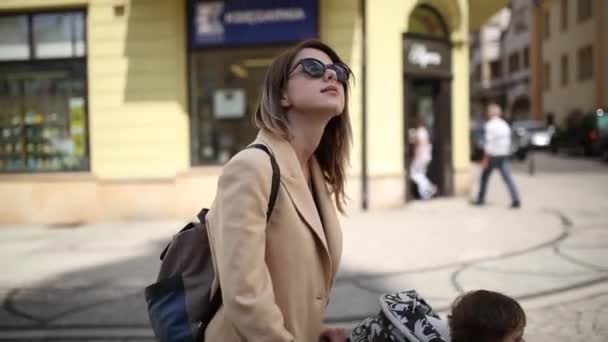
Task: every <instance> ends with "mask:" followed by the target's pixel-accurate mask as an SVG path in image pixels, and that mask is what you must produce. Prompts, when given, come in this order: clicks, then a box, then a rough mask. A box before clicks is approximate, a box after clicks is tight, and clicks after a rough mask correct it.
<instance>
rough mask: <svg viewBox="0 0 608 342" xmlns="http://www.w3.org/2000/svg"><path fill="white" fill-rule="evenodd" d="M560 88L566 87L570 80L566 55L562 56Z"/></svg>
mask: <svg viewBox="0 0 608 342" xmlns="http://www.w3.org/2000/svg"><path fill="white" fill-rule="evenodd" d="M561 62H562V86H566V85H568V82H569V80H570V70H569V69H570V67H569V65H568V55H562V60H561Z"/></svg>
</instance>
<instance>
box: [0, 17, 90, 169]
mask: <svg viewBox="0 0 608 342" xmlns="http://www.w3.org/2000/svg"><path fill="white" fill-rule="evenodd" d="M84 31H85V13H84V12H81V11H69V12H52V13H31V14H24V15H10V16H2V17H0V56H2V57H1V58H0V172H45V171H82V170H88V168H89V158H88V146H87V144H88V137H87V119H88V118H87V99H86V69H87V66H86V45H85V40H84V37H85V32H84Z"/></svg>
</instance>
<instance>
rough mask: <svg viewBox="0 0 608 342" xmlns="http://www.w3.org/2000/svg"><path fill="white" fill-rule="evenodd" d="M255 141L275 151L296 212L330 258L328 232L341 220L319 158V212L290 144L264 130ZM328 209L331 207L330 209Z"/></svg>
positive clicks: (315, 172)
mask: <svg viewBox="0 0 608 342" xmlns="http://www.w3.org/2000/svg"><path fill="white" fill-rule="evenodd" d="M256 141H258V142H261V143H263V144H264V145H266V146H268V147H269V148H270V150H271V151H272V153H273V155H274V156H275V159H276V160H277V164H279V168H280V169H281V183H283V185H284V187H285V190H286V191H287V193H288V194H289V197H290V198H291V201H292V202H293V204H294V206H295V207H296V210H297V211H298V213H299V214H300V216H301V217H302V218H303V220H304V221H305V222H306V224H307V225H308V226H309V227H310V229H311V230H312V231H313V232H314V234H315V235H316V236H317V238H318V239H319V241H320V242H321V244H322V245H323V247H324V248H325V250H326V252H327V254H328V256H329V249H330V246H328V241H327V238H326V231H329V230H333V229H336V228H337V224H338V220H337V218H336V214H335V212H334V210H333V205H332V204H331V198H329V192H328V190H327V185H326V182H325V179H324V178H323V175H322V171H321V169H320V167H319V164H318V163H317V161H316V158H314V157H313V160H312V162H311V177H312V180H313V186H314V189H315V193H316V194H317V200H318V202H319V203H318V206H319V210H317V206H316V205H315V200H314V198H313V195H312V193H311V192H310V189H309V187H308V184H306V179H305V177H304V174H303V173H302V169H301V168H300V163H299V161H298V157H297V155H296V152H295V150H294V149H293V147H292V146H291V144H290V143H289V141H287V140H286V139H284V138H282V137H279V136H277V135H275V134H273V133H271V132H269V131H267V130H264V129H262V130H260V132H259V134H258V138H257V139H256ZM328 205H330V207H327V206H328ZM324 225H325V229H324ZM332 247H333V246H332Z"/></svg>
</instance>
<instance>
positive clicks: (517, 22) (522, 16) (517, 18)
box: [511, 6, 528, 34]
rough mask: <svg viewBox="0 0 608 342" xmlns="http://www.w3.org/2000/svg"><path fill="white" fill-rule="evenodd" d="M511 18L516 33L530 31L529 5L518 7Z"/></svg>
mask: <svg viewBox="0 0 608 342" xmlns="http://www.w3.org/2000/svg"><path fill="white" fill-rule="evenodd" d="M511 20H513V28H514V31H515V34H521V33H524V32H526V31H528V7H527V6H523V7H520V8H518V9H516V10H515V11H514V12H513V15H512V16H511Z"/></svg>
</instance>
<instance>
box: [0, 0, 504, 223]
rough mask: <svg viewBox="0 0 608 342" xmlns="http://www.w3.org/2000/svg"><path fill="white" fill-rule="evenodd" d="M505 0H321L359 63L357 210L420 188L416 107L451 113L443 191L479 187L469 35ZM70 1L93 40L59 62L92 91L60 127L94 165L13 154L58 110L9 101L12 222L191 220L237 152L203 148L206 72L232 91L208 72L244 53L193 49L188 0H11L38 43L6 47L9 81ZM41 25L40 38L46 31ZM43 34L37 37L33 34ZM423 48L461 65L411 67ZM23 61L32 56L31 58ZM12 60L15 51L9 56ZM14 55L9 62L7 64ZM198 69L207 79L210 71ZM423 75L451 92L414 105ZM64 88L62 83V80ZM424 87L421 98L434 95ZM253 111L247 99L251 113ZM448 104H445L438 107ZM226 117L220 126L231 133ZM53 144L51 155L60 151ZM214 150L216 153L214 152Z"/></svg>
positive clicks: (355, 93) (332, 34) (6, 11)
mask: <svg viewBox="0 0 608 342" xmlns="http://www.w3.org/2000/svg"><path fill="white" fill-rule="evenodd" d="M505 2H506V1H478V2H477V3H476V2H475V1H472V0H470V1H467V0H429V1H415V0H402V1H397V0H386V1H382V3H381V4H380V2H373V3H372V2H371V1H369V0H368V1H354V0H351V1H340V0H319V1H318V3H316V8H317V13H318V16H317V29H318V31H317V36H318V38H320V39H321V40H323V41H325V42H327V43H329V44H330V45H331V46H333V47H334V48H335V49H336V50H337V51H338V53H339V54H340V55H341V56H343V58H344V59H345V61H346V62H347V63H348V64H349V65H350V66H351V68H352V69H353V71H354V73H355V82H354V84H353V88H352V96H351V98H350V107H351V116H352V118H351V120H352V122H353V134H354V141H353V150H352V155H351V169H350V172H349V186H348V194H349V196H350V197H351V202H350V209H351V210H357V209H358V208H360V207H361V203H362V201H364V200H365V203H366V205H367V206H369V207H387V206H395V205H401V204H403V203H405V201H406V197H408V195H407V193H408V192H410V186H409V181H408V180H407V161H408V153H409V151H408V150H409V149H408V143H407V141H408V140H407V131H408V129H411V128H412V127H414V126H413V123H412V120H413V118H414V117H415V116H414V115H412V113H411V112H412V111H419V110H424V108H426V110H427V111H429V110H430V111H429V113H431V112H433V113H432V114H433V115H435V116H434V117H433V118H432V120H431V121H433V122H434V123H431V124H436V123H437V122H448V123H449V124H448V125H446V124H436V125H437V127H439V128H438V129H439V130H438V131H437V132H439V133H441V135H442V136H443V135H444V134H445V137H448V138H447V139H446V138H445V137H444V138H443V142H442V144H443V146H444V147H443V149H442V157H441V158H443V159H441V160H442V164H443V165H439V166H438V168H437V169H438V170H439V171H438V172H440V173H441V174H442V176H441V177H442V179H443V183H442V186H443V187H445V191H444V194H445V195H453V194H462V193H465V192H466V191H467V188H468V184H469V178H468V177H469V176H468V172H469V162H468V155H469V153H468V149H469V145H468V144H469V140H468V139H469V138H468V134H469V133H468V132H469V128H468V123H469V102H468V99H469V94H468V89H469V85H468V80H469V68H468V61H469V57H468V41H467V40H468V32H469V30H470V29H471V27H472V26H475V25H479V23H481V22H482V21H483V19H485V18H486V17H487V16H488V15H490V14H491V13H493V11H495V10H496V9H498V8H499V7H500V6H501V5H504V4H505ZM421 6H423V7H422V8H424V9H425V10H424V11H422V12H420V13H419V14H417V15H418V16H425V15H429V16H432V17H433V18H434V19H433V20H436V22H437V23H438V25H439V26H441V29H442V30H443V31H442V32H443V33H444V35H440V36H436V37H430V35H431V34H433V33H432V32H428V33H429V37H428V38H430V39H429V41H431V42H434V43H438V44H439V45H437V46H438V49H443V50H442V51H443V52H442V53H443V54H440V53H439V52H436V53H435V52H433V49H432V46H434V45H433V44H432V43H431V45H429V47H426V48H422V47H420V46H421V45H420V44H424V43H426V41H427V39H426V38H427V37H426V36H425V34H426V33H427V32H425V31H424V30H425V28H424V27H422V28H420V27H418V26H419V25H418V26H417V25H414V24H413V23H412V22H411V20H410V19H411V18H412V14H413V13H414V12H415V11H416V10H419V9H420V8H421ZM66 11H67V12H70V11H76V12H75V13H76V14H74V18H77V17H78V13H84V14H83V15H84V22H83V25H84V27H83V28H82V30H81V31H82V32H83V35H84V38H83V40H84V42H83V43H82V44H84V45H85V46H86V48H85V49H84V50H82V48H81V46H82V44H80V45H79V44H77V43H74V42H75V41H78V40H77V39H76V38H73V39H72V40H71V43H70V42H69V39H66V41H67V42H66V44H72V45H70V46H72V48H71V49H72V50H71V51H72V52H71V53H72V54H73V55H74V56H73V58H72V57H70V58H71V59H68V60H67V62H65V61H64V60H63V59H58V61H57V63H59V64H61V63H63V64H62V65H64V66H65V65H69V63H84V65H86V75H85V76H83V82H84V90H83V92H84V95H83V96H80V97H78V96H76V97H74V95H70V96H72V97H70V99H69V110H70V113H71V114H70V118H71V119H70V120H72V121H70V122H71V124H72V128H68V129H67V131H65V132H68V133H65V132H64V133H58V134H67V136H69V137H71V139H77V138H78V137H80V138H78V139H81V138H82V136H84V137H85V138H84V143H82V144H84V145H79V143H77V142H74V141H77V140H74V141H73V142H71V143H70V144H68V145H69V146H68V148H67V151H71V153H76V154H78V152H74V151H79V150H81V152H82V154H83V155H82V156H81V161H82V162H81V164H77V165H81V166H80V168H79V167H75V168H74V169H54V170H53V169H52V167H51V166H49V165H55V164H53V163H54V162H55V160H54V159H53V158H52V157H48V158H47V156H46V154H42V155H43V156H44V157H43V158H38V159H36V158H28V157H23V158H21V157H11V156H13V155H18V154H17V152H18V151H22V150H27V151H28V152H27V153H33V152H31V151H37V150H44V148H46V147H44V146H43V147H40V146H37V145H36V144H33V147H31V151H30V146H29V145H31V144H29V143H28V144H29V145H27V146H26V147H23V146H18V145H17V143H11V142H10V141H13V140H10V139H12V138H11V137H12V136H11V134H14V135H15V136H16V137H17V138H16V141H18V142H20V141H21V140H20V139H21V137H22V136H23V137H24V138H23V139H25V140H26V142H27V139H29V138H30V135H29V134H30V131H31V132H34V133H32V134H36V133H35V132H36V131H35V130H33V129H31V130H28V129H29V128H28V127H29V126H35V125H37V124H39V123H40V122H45V121H44V120H47V119H46V117H47V116H48V115H52V114H48V115H47V114H45V115H46V116H44V115H42V114H40V115H42V116H44V118H43V119H40V120H39V121H36V120H37V119H36V115H37V114H36V113H33V112H32V113H33V114H32V119H31V120H30V121H28V120H29V117H28V115H29V112H28V113H25V112H24V113H25V114H22V115H21V118H20V119H15V118H16V117H17V116H15V117H12V116H10V115H13V114H7V113H8V110H7V111H6V112H5V113H3V114H2V112H1V110H0V116H1V115H4V116H5V117H6V119H5V120H4V121H0V122H5V124H3V125H5V126H3V127H5V128H4V129H5V132H8V133H6V134H5V135H2V136H1V137H0V142H1V143H2V144H3V145H4V148H3V150H0V152H2V153H3V154H2V155H3V156H4V157H5V160H6V162H5V164H3V166H4V167H5V170H4V171H2V172H0V202H1V203H2V205H1V206H0V223H8V224H12V223H45V224H59V225H65V224H78V223H81V222H93V221H99V220H124V219H147V218H167V217H169V218H191V217H192V216H193V215H194V214H196V212H197V211H198V209H200V207H203V206H208V205H210V203H211V201H212V200H213V196H214V193H215V187H216V182H217V177H218V175H219V173H220V172H221V164H222V162H223V161H225V158H226V157H229V156H230V155H231V154H230V153H232V154H233V152H234V151H229V149H227V150H226V153H228V154H225V155H224V154H223V151H219V150H218V151H212V150H209V149H208V148H206V147H205V146H206V145H205V143H206V140H205V137H204V134H201V133H200V132H201V131H204V129H207V128H205V127H206V126H205V124H204V123H205V121H204V120H205V119H200V118H204V115H206V114H205V108H206V107H205V101H207V100H201V101H202V102H201V103H202V104H201V103H198V102H197V101H196V99H198V98H199V97H200V98H207V97H209V96H207V95H208V94H205V93H204V92H205V89H207V88H205V86H206V85H205V84H206V83H205V82H208V81H209V80H210V79H215V78H218V77H219V79H220V80H219V81H218V80H216V81H214V82H219V83H217V84H220V85H221V86H223V87H224V86H225V87H228V86H231V84H240V83H238V82H240V81H239V80H238V79H237V80H235V79H233V77H230V78H229V79H224V78H226V77H225V75H224V74H221V75H219V76H218V77H216V76H214V75H215V74H211V73H210V74H209V75H210V76H208V77H207V76H206V75H207V74H206V73H207V70H206V69H205V66H208V65H213V63H215V62H214V61H218V60H221V59H223V58H228V57H230V54H236V53H237V52H234V51H237V50H233V49H231V48H225V47H221V46H220V47H217V48H215V49H213V48H210V49H198V50H197V49H193V48H192V47H191V45H192V43H191V42H190V40H189V29H190V28H191V20H190V19H189V18H191V17H190V15H191V11H192V9H191V8H190V7H189V5H188V3H187V2H186V1H185V0H179V1H169V0H147V1H133V0H131V1H129V0H124V1H110V0H5V1H2V2H1V3H0V30H1V29H6V30H10V32H18V31H19V30H18V27H17V26H16V25H17V24H14V23H18V22H19V23H22V24H23V25H22V26H23V27H31V29H30V31H32V33H30V34H29V37H30V38H27V37H28V36H27V35H25V34H24V35H23V39H24V41H25V40H27V39H30V40H27V41H28V42H30V43H29V44H27V43H21V42H18V43H19V44H17V43H14V42H9V43H6V45H5V46H4V47H3V46H2V45H1V44H2V43H0V78H1V77H2V70H13V69H14V68H13V64H10V63H13V62H12V61H11V62H10V63H9V62H6V63H4V64H3V61H2V58H3V56H2V54H3V53H5V54H6V53H9V54H14V56H17V57H15V58H18V56H19V54H20V53H21V52H20V51H22V47H23V48H25V47H27V46H28V45H29V46H30V47H33V48H32V49H33V51H34V52H31V53H30V54H29V56H30V57H29V58H30V59H31V60H28V61H27V62H21V61H19V62H15V63H16V64H14V65H22V64H26V65H28V67H29V65H33V66H34V67H35V66H37V65H38V64H37V63H38V62H37V60H36V58H37V55H36V54H39V55H41V54H42V53H43V52H44V51H47V50H48V49H51V48H52V47H53V46H55V45H52V43H53V42H54V41H49V40H48V39H47V40H45V38H44V37H45V35H44V32H42V33H40V31H41V29H39V28H37V27H36V25H37V24H36V23H37V21H38V19H40V20H39V21H40V22H41V23H44V22H45V20H46V19H49V18H46V19H45V20H42V19H44V18H38V17H37V15H38V14H46V13H51V14H52V13H58V12H59V13H61V12H66ZM425 11H426V12H425ZM70 13H71V12H70ZM15 16H20V17H19V18H16V17H15ZM42 17H44V15H42ZM3 20H4V21H3ZM19 20H20V21H19ZM53 20H54V19H53ZM70 20H72V19H70ZM78 20H82V19H74V20H73V21H70V22H74V23H75V24H73V25H72V26H69V25H67V26H66V27H72V29H73V28H74V27H78V25H77V23H78V22H79V21H78ZM235 20H236V19H235ZM47 21H48V20H47ZM27 23H29V24H27ZM11 25H12V26H11ZM19 25H21V24H19ZM28 25H29V26H28ZM41 25H42V24H41ZM19 27H21V26H19ZM40 27H43V26H40ZM426 29H428V28H426ZM24 30H25V29H24ZM408 30H417V33H416V34H415V35H411V36H407V35H406V33H407V32H408ZM420 30H422V31H420ZM19 32H21V31H19ZM24 32H25V31H24ZM37 34H39V35H40V37H41V38H40V40H36V35H37ZM47 35H48V32H47ZM73 36H74V37H77V36H78V34H74V35H73ZM406 36H407V37H406ZM31 37H34V38H33V42H32V41H31ZM408 37H409V38H408ZM408 39H409V40H408ZM51 40H52V39H51ZM410 41H411V42H412V43H410ZM293 43H295V42H290V43H289V44H285V45H290V44H293ZM45 44H46V45H45ZM407 44H410V45H407ZM412 44H417V46H419V48H418V50H417V51H423V53H422V54H417V56H418V57H417V58H413V59H412V60H415V61H417V63H423V64H425V65H426V66H428V65H430V64H433V61H435V62H437V58H439V59H441V60H443V61H449V65H447V66H443V67H444V69H442V70H440V71H438V74H437V75H439V74H440V75H439V76H437V75H435V74H433V75H431V76H429V75H430V74H428V73H426V72H427V71H425V70H422V69H416V68H419V67H420V64H419V65H417V66H416V65H413V66H412V65H409V64H408V63H409V62H407V61H406V59H407V58H406V57H407V56H409V55H412V53H410V52H411V51H409V50H407V49H411V46H412ZM406 45H407V46H406ZM66 46H67V45H66ZM266 47H268V48H269V49H271V48H273V47H275V46H274V45H272V46H268V45H264V44H261V45H260V46H259V47H258V46H249V47H248V48H249V49H250V50H243V51H245V52H244V53H245V54H246V53H248V51H254V50H255V51H258V50H259V51H262V50H264V49H265V48H266ZM3 49H4V50H3ZM45 49H47V50H45ZM421 49H422V50H421ZM68 50H69V49H68ZM7 51H8V52H7ZM49 51H51V50H49ZM231 51H232V52H231ZM68 53H69V51H68ZM252 53H254V52H252ZM256 53H257V52H256ZM414 55H416V54H414ZM5 56H6V55H5ZM70 56H72V55H70ZM226 56H228V57H226ZM19 58H20V57H19ZM24 58H26V59H27V58H28V57H27V54H26V57H24ZM230 58H231V57H230ZM4 59H6V60H10V58H8V57H6V58H4ZM247 60H248V63H249V65H250V66H252V65H255V64H256V63H258V64H259V63H264V59H263V58H257V59H253V58H249V59H247ZM429 63H430V64H429ZM436 64H437V63H436ZM439 64H440V63H439ZM439 64H437V65H439ZM3 65H4V67H5V69H2V67H3ZM244 65H245V66H247V63H245V64H244ZM201 66H202V67H201ZM11 68H12V69H11ZM201 68H202V70H199V69H201ZM230 68H231V72H232V73H233V74H236V75H237V76H238V75H239V74H240V75H241V77H247V72H250V73H251V75H252V76H251V77H253V76H254V71H253V69H248V70H249V71H247V70H245V71H243V70H242V69H239V68H236V67H235V68H232V66H231V67H230ZM408 68H410V69H408ZM411 68H414V69H411ZM209 69H212V68H209ZM28 70H29V69H28ZM239 70H240V71H239ZM8 72H9V71H7V72H6V73H8ZM11 72H12V71H11ZM244 72H245V74H243V73H244ZM6 73H5V74H6ZM30 74H31V72H30V71H28V72H22V73H20V74H18V76H15V75H14V74H10V75H11V76H10V77H5V83H6V84H7V86H6V87H5V88H6V89H9V90H10V89H13V88H11V86H8V85H10V84H12V83H11V82H13V81H14V79H15V78H19V79H25V78H27V77H30V76H28V75H30ZM199 74H200V75H202V76H200V77H198V76H197V75H199ZM24 75H25V76H24ZM243 75H245V76H243ZM49 77H50V76H49ZM206 77H207V78H206ZM214 77H215V78H214ZM410 79H411V80H410ZM424 79H438V80H440V81H438V83H437V82H436V83H435V84H439V85H438V86H436V89H435V90H433V91H434V93H433V94H435V95H437V94H439V95H437V96H439V98H440V100H438V101H439V102H433V101H434V100H433V99H432V98H429V97H428V96H427V100H425V101H426V102H424V101H423V100H420V101H419V102H415V101H413V100H412V99H411V98H410V96H408V95H409V93H408V92H412V91H418V89H423V88H424V84H425V81H424ZM209 82H210V81H209ZM235 82H236V83H235ZM408 82H409V83H408ZM44 84H46V83H44ZM201 84H202V85H201ZM421 84H422V85H421ZM412 87H413V88H412ZM417 87H418V88H417ZM421 87H422V88H421ZM26 88H27V87H26ZM15 89H17V88H15ZM37 89H38V88H37ZM59 89H60V90H58V91H59V92H60V91H62V90H61V89H63V88H61V87H59ZM70 89H72V88H70ZM412 89H413V90H412ZM9 90H7V91H6V92H5V94H1V95H0V96H4V97H5V100H6V101H8V103H12V102H11V101H13V102H14V99H15V97H14V96H13V95H11V94H13V93H10V92H9ZM11 91H12V90H11ZM15 91H17V90H15ZM19 91H20V90H19ZM26 91H27V89H26ZM433 91H431V92H433ZM422 93H424V91H422ZM45 94H46V93H45ZM240 94H241V93H240V92H237V91H235V92H232V93H229V94H228V95H226V94H224V95H223V96H224V99H223V100H222V98H219V100H218V98H215V97H209V98H210V100H209V101H220V102H221V101H224V105H225V108H233V107H231V106H232V105H234V104H235V103H236V102H235V103H230V102H228V101H233V100H234V101H236V100H235V98H236V99H238V98H239V96H240ZM28 96H29V95H28ZM214 96H220V97H221V96H222V95H221V94H220V95H217V94H216V95H214ZM424 96H425V95H424V94H423V95H421V96H417V98H418V99H424V98H425V97H424ZM412 97H413V96H412ZM28 101H29V100H28ZM214 103H216V102H214ZM216 104H217V103H216ZM62 106H63V105H62ZM237 107H238V105H237ZM431 107H432V108H431ZM62 108H63V107H62ZM429 108H431V109H429ZM249 109H250V108H249V105H247V107H246V111H249ZM23 110H25V111H27V110H26V109H23ZM439 110H443V111H444V112H442V113H441V114H439V113H438V111H439ZM79 111H84V112H86V115H85V116H84V124H83V128H82V129H79V130H75V129H74V128H73V126H74V125H76V122H81V123H80V124H82V120H80V121H79V119H78V118H79V117H80V116H78V112H79ZM249 114H250V113H247V115H249ZM216 115H217V113H216ZM222 115H231V111H230V110H229V109H227V110H226V111H225V113H224V114H222ZM416 115H421V114H420V113H416ZM364 116H365V118H364ZM195 117H197V119H195ZM364 119H365V120H364ZM0 120H1V118H0ZM15 120H17V121H15ZM197 120H199V121H200V125H199V124H197V123H196V122H198V121H197ZM446 120H447V121H446ZM220 121H221V120H220ZM28 122H29V123H28ZM214 122H216V123H217V122H219V121H218V120H216V121H214ZM221 122H224V121H221ZM227 122H230V121H227ZM28 125H29V126H28ZM218 125H219V126H218ZM221 125H222V124H221V123H220V124H217V125H216V126H214V127H216V128H215V129H222V128H221V127H222V126H221ZM227 125H228V124H227ZM229 125H232V126H226V127H230V128H226V129H230V130H235V131H234V132H235V133H234V134H233V140H234V136H238V135H239V132H240V131H239V129H241V128H234V127H233V126H234V124H229ZM239 125H240V124H239ZM16 126H19V127H22V128H23V132H22V131H19V132H17V128H14V127H16ZM364 126H365V134H363V133H364V132H363V131H364ZM440 126H441V127H440ZM218 127H219V128H218ZM239 127H240V126H239ZM13 128H14V130H13ZM199 128H200V130H199ZM83 131H84V132H85V133H82V132H83ZM26 132H27V133H26ZM49 132H50V133H49ZM62 132H63V131H62ZM248 132H249V131H248ZM21 134H23V135H21ZM41 134H42V136H49V135H51V134H53V130H51V129H48V130H43V131H42V133H41ZM70 134H71V135H70ZM78 134H81V135H80V136H78ZM248 134H250V133H248ZM364 136H365V138H363V137H364ZM224 138H225V137H223V136H219V138H218V139H219V142H217V141H213V142H212V143H213V144H215V145H218V146H221V145H222V144H224V142H222V141H223V140H222V139H224ZM1 139H4V140H1ZM440 139H442V138H441V137H437V140H440ZM81 140H82V139H81ZM224 140H226V141H228V142H227V143H225V145H227V146H228V145H229V146H232V147H231V148H233V146H238V144H236V143H234V141H232V142H230V141H229V140H230V139H224ZM78 141H80V140H78ZM231 143H232V145H230V144H231ZM11 144H12V145H11ZM24 144H25V143H24ZM9 145H10V146H9ZM74 145H75V146H76V147H74ZM215 145H214V146H215ZM70 146H71V147H70ZM79 146H80V147H79ZM364 149H365V150H364ZM85 151H86V152H85ZM47 152H48V151H46V152H44V153H47ZM23 153H25V152H23ZM63 153H67V152H63ZM51 154H52V153H50V152H48V155H49V156H50V155H51ZM7 156H8V157H7ZM206 156H213V157H209V158H211V159H213V158H215V159H213V160H212V162H209V161H205V158H207V157H206ZM7 158H8V159H7ZM11 158H13V159H11ZM19 158H21V159H19ZM64 159H65V158H64ZM211 159H210V160H211ZM62 163H65V160H63V161H62ZM41 165H45V168H46V169H44V170H43V169H42V168H41V169H40V170H42V171H41V172H36V171H34V172H32V171H31V170H27V167H34V166H36V167H39V168H40V166H41ZM57 165H63V164H57ZM6 170H8V171H6ZM49 170H51V171H52V172H49ZM363 179H364V180H363ZM362 180H363V181H362ZM364 188H365V189H366V190H365V191H364V190H363V189H364Z"/></svg>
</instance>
